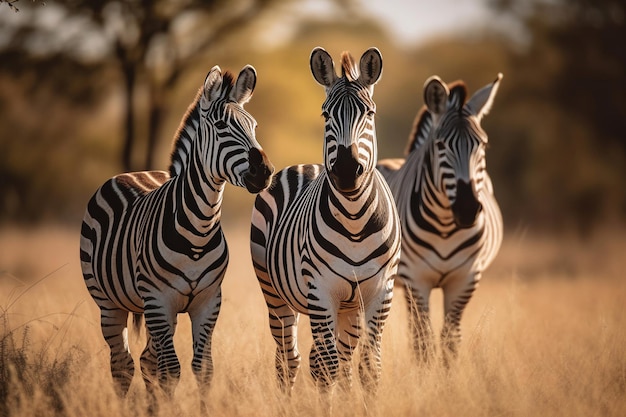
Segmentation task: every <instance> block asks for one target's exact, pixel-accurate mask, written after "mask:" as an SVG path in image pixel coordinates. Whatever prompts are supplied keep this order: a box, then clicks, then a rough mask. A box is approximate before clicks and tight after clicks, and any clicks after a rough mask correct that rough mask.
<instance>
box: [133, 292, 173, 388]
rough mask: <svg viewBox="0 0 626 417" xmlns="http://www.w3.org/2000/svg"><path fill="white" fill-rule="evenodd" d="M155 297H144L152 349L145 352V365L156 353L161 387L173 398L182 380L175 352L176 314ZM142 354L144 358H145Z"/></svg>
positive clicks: (145, 314)
mask: <svg viewBox="0 0 626 417" xmlns="http://www.w3.org/2000/svg"><path fill="white" fill-rule="evenodd" d="M157 301H159V300H158V299H155V298H153V297H144V316H145V319H146V328H147V332H148V335H149V340H150V342H151V343H150V344H151V345H152V347H151V348H147V349H148V350H147V353H146V350H144V354H145V359H144V361H143V362H144V363H145V364H148V363H149V362H148V359H149V358H150V357H151V356H152V353H151V352H152V351H151V350H150V349H153V352H154V353H156V364H157V378H158V383H159V386H160V387H161V388H162V389H163V390H164V391H165V393H166V394H167V395H168V396H169V397H171V396H172V395H173V394H174V390H175V389H176V386H177V385H178V381H179V379H180V362H179V361H178V357H177V356H176V351H175V350H174V331H175V329H176V323H177V322H176V313H175V312H170V311H169V310H168V309H167V307H166V306H163V305H161V303H164V304H165V302H164V301H163V300H160V303H158V304H157ZM144 354H142V357H144Z"/></svg>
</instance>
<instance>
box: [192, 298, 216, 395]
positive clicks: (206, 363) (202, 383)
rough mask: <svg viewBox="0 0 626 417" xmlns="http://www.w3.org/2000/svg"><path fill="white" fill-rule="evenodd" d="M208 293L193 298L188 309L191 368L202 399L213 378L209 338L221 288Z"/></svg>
mask: <svg viewBox="0 0 626 417" xmlns="http://www.w3.org/2000/svg"><path fill="white" fill-rule="evenodd" d="M207 293H209V292H208V291H207ZM208 295H209V296H208V297H207V298H205V297H203V299H199V300H194V304H193V305H192V306H191V308H190V310H189V316H190V318H191V325H192V332H193V360H192V361H191V368H192V370H193V373H194V374H195V376H196V380H197V381H198V386H199V388H200V392H201V394H202V399H203V400H204V397H205V395H206V394H207V392H208V389H209V386H210V384H211V380H212V378H213V357H212V355H211V338H212V336H213V330H214V329H215V324H216V323H217V317H218V315H219V313H220V307H221V306H222V290H221V288H218V289H217V291H216V292H213V291H211V292H210V294H208ZM196 302H197V304H196Z"/></svg>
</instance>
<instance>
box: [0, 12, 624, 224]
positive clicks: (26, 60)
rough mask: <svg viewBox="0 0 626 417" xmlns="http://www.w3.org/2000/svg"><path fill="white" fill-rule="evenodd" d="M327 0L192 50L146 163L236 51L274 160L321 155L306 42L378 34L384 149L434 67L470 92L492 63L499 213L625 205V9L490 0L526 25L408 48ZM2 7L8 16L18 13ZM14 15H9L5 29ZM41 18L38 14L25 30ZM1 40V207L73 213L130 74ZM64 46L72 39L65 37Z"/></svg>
mask: <svg viewBox="0 0 626 417" xmlns="http://www.w3.org/2000/svg"><path fill="white" fill-rule="evenodd" d="M78 3H80V2H78ZM78 3H77V2H73V3H72V2H69V1H68V2H67V4H78ZM96 3H98V4H99V5H104V4H105V3H107V2H96ZM336 3H338V4H339V5H338V6H337V5H335V6H333V7H335V9H334V11H333V12H332V13H329V14H327V15H325V16H323V17H320V18H312V17H311V16H307V15H306V12H301V13H300V14H299V15H298V14H296V15H294V14H293V13H294V12H292V11H289V10H295V8H293V9H288V8H287V6H285V8H281V7H278V6H276V7H275V8H271V9H268V10H272V13H266V14H260V15H258V16H257V17H256V18H254V19H251V21H250V24H245V25H242V26H241V28H240V29H239V30H236V31H232V32H228V33H227V34H225V35H224V37H223V38H220V41H219V42H217V43H216V44H213V45H210V46H208V47H206V48H203V49H201V50H199V51H198V53H196V54H192V55H190V56H189V60H188V61H186V63H185V65H184V66H182V67H181V68H180V69H179V70H178V71H180V76H177V77H175V78H174V79H173V80H171V82H169V84H168V86H167V89H166V91H163V92H161V93H160V94H162V96H161V100H162V102H161V103H162V108H161V110H160V113H159V121H160V126H159V130H158V132H157V133H158V135H157V136H156V138H155V140H154V146H152V147H150V148H151V149H153V150H154V161H153V163H152V165H153V166H155V167H157V168H159V169H166V168H167V164H168V159H169V151H170V144H171V136H172V133H173V132H174V131H175V130H176V127H177V126H178V123H179V121H180V118H181V117H182V115H183V114H184V112H185V109H186V108H187V106H188V104H189V102H190V101H191V100H192V99H193V97H194V95H195V91H196V90H197V89H198V88H199V87H200V85H201V84H202V81H203V80H204V76H205V75H206V72H207V71H208V69H209V68H211V67H212V66H213V65H216V64H218V65H220V66H221V67H222V68H223V69H230V70H232V71H233V72H238V71H239V69H240V68H241V67H243V65H245V64H252V65H254V66H255V68H256V69H257V72H258V76H259V81H258V83H257V89H256V91H255V95H254V98H253V99H252V101H251V102H250V103H249V104H248V105H247V109H248V110H250V112H251V113H252V114H253V115H254V116H255V117H256V119H257V121H258V122H259V127H258V130H257V137H258V139H259V142H260V143H261V144H262V145H263V146H264V148H265V149H266V150H267V152H268V155H269V156H270V158H271V159H272V162H273V163H274V164H275V165H276V166H277V167H278V168H281V167H284V166H286V165H291V164H296V163H310V162H314V163H316V162H320V161H321V160H322V140H321V139H322V135H323V125H322V119H321V117H320V116H319V115H320V108H321V104H322V101H323V99H324V93H323V89H322V88H321V87H320V86H319V85H317V83H315V81H314V80H313V78H312V77H311V75H310V71H309V62H308V60H309V54H310V51H311V50H312V49H313V47H315V46H323V47H324V48H326V49H327V50H328V51H329V52H330V53H331V55H332V56H333V57H334V58H335V60H336V61H338V59H339V54H340V53H341V51H342V50H350V51H351V52H352V53H353V55H354V56H355V57H356V58H357V59H358V57H359V56H360V54H361V53H362V52H363V51H364V50H365V49H366V48H368V47H369V46H377V47H378V48H379V49H380V50H381V52H382V54H383V58H384V71H383V78H382V80H381V81H380V82H379V84H378V85H377V86H376V91H375V96H374V98H375V100H376V103H377V107H378V112H377V131H378V140H379V156H380V157H381V158H386V157H397V156H401V155H402V153H403V151H404V148H405V142H406V139H407V137H408V134H409V132H410V130H411V125H412V123H413V118H414V117H415V115H416V114H417V112H418V111H419V109H420V107H421V106H422V103H423V101H422V86H423V82H424V81H425V80H426V78H427V77H428V76H430V75H432V74H438V75H439V76H440V77H441V78H442V79H444V80H445V81H448V82H450V81H454V80H456V79H463V80H465V81H466V83H467V84H468V87H469V90H470V92H474V91H476V90H477V89H479V88H481V87H482V86H483V85H485V84H487V83H489V82H491V81H492V80H493V79H494V78H495V76H496V74H497V73H498V72H502V73H503V74H504V80H503V83H502V86H501V89H500V91H499V93H498V96H497V97H496V101H495V104H494V107H493V109H492V111H491V114H489V115H488V116H487V117H486V118H485V119H484V121H483V127H484V128H485V130H486V131H487V133H488V134H489V138H490V148H489V150H488V161H487V163H488V167H489V172H490V174H491V176H492V178H493V180H494V186H495V188H496V195H497V197H498V200H499V201H500V203H501V206H502V210H503V213H504V217H505V222H506V223H507V225H508V226H509V227H520V226H521V227H531V228H550V229H552V230H559V229H563V228H576V229H577V230H578V231H579V232H580V233H582V234H586V233H589V232H590V231H591V230H593V228H594V227H595V226H596V225H598V224H600V223H602V222H607V221H616V220H619V221H623V220H624V219H625V218H626V189H625V188H626V187H624V186H623V182H622V180H621V178H623V177H624V175H625V174H626V172H624V171H625V170H626V135H624V134H623V132H624V128H625V127H626V126H625V124H626V103H625V101H626V96H625V95H624V91H626V89H625V88H624V87H625V86H624V82H625V80H624V66H625V64H626V57H625V56H624V55H625V54H626V49H624V48H623V46H621V44H620V43H621V42H622V40H623V39H625V38H626V37H625V36H624V35H626V33H624V32H625V31H626V29H625V12H626V10H625V6H624V5H622V4H621V3H620V2H616V1H612V0H598V1H593V2H592V1H590V0H571V1H566V0H550V1H537V0H533V1H528V2H523V5H522V4H521V3H520V2H514V1H510V0H489V3H490V5H491V7H492V8H493V10H495V11H497V12H498V13H500V17H501V18H502V19H503V20H504V19H510V20H512V21H515V22H518V23H519V24H521V26H522V27H523V28H524V31H525V33H524V36H523V37H521V38H516V37H514V36H513V35H509V34H504V33H502V32H497V31H494V30H487V29H484V28H483V29H480V30H478V29H477V31H476V32H474V33H462V34H451V35H450V36H446V37H441V38H436V39H431V40H430V41H429V42H428V43H427V44H422V45H418V46H416V47H414V48H409V47H399V46H397V45H396V44H394V42H393V41H392V39H391V37H390V36H389V35H388V34H387V32H386V31H385V28H384V27H381V26H380V25H379V24H377V23H376V22H375V21H374V20H372V18H370V17H367V16H363V15H360V14H358V1H349V0H342V1H338V2H336ZM81 4H82V3H81ZM85 4H87V2H86V3H85ZM94 4H95V3H94ZM290 4H297V1H296V0H294V1H293V3H290ZM25 5H26V3H25ZM39 7H40V8H43V7H42V6H41V5H40V6H39ZM45 7H48V6H45ZM5 9H7V10H9V8H5ZM24 9H26V7H24ZM81 10H83V12H82V13H86V12H85V10H86V9H81ZM220 10H221V9H220ZM9 12H10V10H9ZM9 12H4V13H9ZM2 13H3V11H2V10H1V9H0V18H2V19H3V21H9V20H10V19H12V18H13V16H16V15H22V14H25V13H24V12H23V11H22V10H21V11H20V12H19V13H13V12H10V13H11V15H10V16H2ZM89 19H93V16H90V17H89ZM23 20H24V21H26V19H23ZM89 21H91V20H89ZM209 21H210V20H207V22H209ZM197 22H198V21H196V23H197ZM199 22H200V24H202V22H203V21H202V20H200V21H199ZM24 26H27V23H24V22H22V23H21V24H20V25H16V26H15V27H19V29H15V30H14V32H13V35H15V33H17V32H19V31H23V30H24V29H23V27H24ZM42 26H45V25H42V24H41V22H37V21H36V20H35V21H33V24H32V27H31V29H32V33H38V32H37V31H39V32H41V31H42V29H41V28H42ZM209 26H210V25H209ZM287 26H292V27H293V28H294V32H293V33H290V34H288V35H285V36H289V38H288V41H287V42H284V41H283V42H282V43H281V42H276V45H275V46H272V47H268V46H266V45H264V44H263V42H262V41H261V40H260V38H265V39H273V38H275V37H278V36H283V35H281V32H280V30H277V28H284V27H287ZM5 30H6V28H5ZM274 32H276V33H277V34H276V35H272V33H274ZM1 34H2V32H1V31H0V35H1ZM5 37H6V36H5ZM2 39H3V37H2V36H0V49H1V50H0V175H2V177H3V181H2V183H1V184H0V195H2V201H1V202H0V219H3V220H5V221H9V220H21V221H33V220H41V219H45V218H55V219H62V220H63V219H64V220H67V221H71V222H79V221H80V220H79V219H80V215H82V211H83V209H84V204H85V202H86V201H87V199H88V198H89V196H90V195H91V193H92V192H93V191H94V190H95V188H96V187H97V186H98V185H100V184H101V183H102V182H103V181H104V180H105V179H106V178H108V177H110V176H111V175H112V174H114V173H116V172H119V171H120V169H121V165H122V164H120V158H119V155H120V152H121V150H122V146H123V137H124V117H125V116H124V98H123V97H124V74H123V72H122V71H120V68H119V63H118V64H116V63H115V60H114V59H112V57H111V56H110V55H107V54H104V55H103V57H104V58H98V59H91V60H84V59H82V60H81V59H79V58H80V54H78V55H76V54H75V55H72V54H68V53H64V52H63V51H60V50H59V49H58V48H57V49H54V48H47V49H48V50H53V51H54V53H47V54H43V53H42V52H41V49H42V48H39V49H38V48H34V50H35V52H32V51H33V48H29V47H27V46H28V44H27V43H24V44H15V43H10V44H6V43H2ZM94 39H97V38H94ZM155 39H156V38H155ZM192 40H193V36H183V37H181V38H180V39H178V41H177V42H180V44H179V45H180V46H179V47H183V46H184V45H186V44H187V43H188V42H191V41H192ZM93 42H94V44H95V43H96V40H94V41H93ZM68 48H69V49H70V50H76V49H80V48H79V47H78V46H72V43H71V42H70V46H68ZM82 48H83V49H84V45H83V46H82ZM94 48H95V46H94ZM44 49H46V48H44ZM87 49H89V48H87ZM83 55H84V54H83ZM152 56H153V57H154V55H152ZM107 57H108V58H107ZM151 59H152V58H151ZM159 59H161V61H158V60H157V61H158V62H162V65H156V64H154V63H155V62H157V61H154V60H152V61H151V60H150V59H148V61H146V62H148V63H149V64H150V65H156V66H154V68H153V71H156V72H154V73H153V75H154V74H156V75H157V76H158V77H161V79H162V80H163V79H165V78H167V74H168V73H170V71H171V70H172V68H171V67H167V65H168V64H171V61H170V60H169V59H167V57H165V58H164V57H163V56H161V57H160V58H159ZM147 77H149V75H148V74H146V73H143V72H142V71H139V72H138V83H139V84H140V85H141V86H140V88H139V87H138V88H137V97H136V98H135V99H134V103H135V104H136V105H137V108H138V109H140V110H142V114H144V115H143V116H141V115H138V116H137V117H136V124H137V126H136V127H135V129H134V131H135V132H136V134H137V135H139V136H142V135H143V136H145V135H146V129H147V127H146V126H147V124H148V118H149V115H148V114H149V112H148V109H149V104H148V103H149V100H146V95H149V94H150V93H149V87H148V86H147V85H146V82H147V81H146V79H147ZM163 77H165V78H163ZM143 146H144V147H145V146H146V145H145V143H144V145H143ZM227 194H228V195H227V197H226V199H225V213H224V214H225V217H226V218H227V219H228V218H230V219H233V220H236V221H237V220H239V219H242V218H245V217H247V216H248V215H249V212H250V207H251V204H252V203H251V201H252V198H253V197H252V196H250V195H248V194H247V193H246V192H245V191H244V190H240V189H235V188H234V187H229V189H228V190H227Z"/></svg>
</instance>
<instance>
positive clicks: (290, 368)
mask: <svg viewBox="0 0 626 417" xmlns="http://www.w3.org/2000/svg"><path fill="white" fill-rule="evenodd" d="M266 301H268V299H267V296H266ZM268 308H269V320H270V330H271V331H272V336H273V337H274V341H275V342H276V375H277V377H278V384H279V385H280V388H281V389H282V391H283V392H285V393H291V390H292V389H293V385H294V383H295V382H296V377H297V376H298V371H299V370H300V362H301V360H302V359H301V357H300V352H299V351H298V320H299V318H300V314H299V313H296V312H294V311H293V310H292V309H291V307H289V306H288V305H287V304H283V305H280V306H271V305H270V304H269V301H268Z"/></svg>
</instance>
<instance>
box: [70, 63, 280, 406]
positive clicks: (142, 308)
mask: <svg viewBox="0 0 626 417" xmlns="http://www.w3.org/2000/svg"><path fill="white" fill-rule="evenodd" d="M255 84H256V71H255V70H254V68H253V67H251V66H246V67H244V69H243V70H242V71H241V73H240V74H239V76H238V78H237V80H236V81H235V80H234V77H233V75H232V74H230V73H229V72H226V73H224V74H222V71H221V70H220V68H219V67H217V66H215V67H214V68H213V69H211V71H210V72H209V74H208V75H207V78H206V80H205V83H204V85H203V87H202V88H200V90H199V91H198V95H197V97H196V99H195V100H194V102H193V103H192V104H191V106H190V107H189V110H188V111H187V114H186V115H185V117H184V118H183V121H182V123H181V126H180V128H179V130H178V133H177V135H176V141H175V144H174V150H173V153H172V159H171V166H170V170H169V173H168V172H164V171H149V172H132V173H126V174H121V175H118V176H116V177H113V178H111V179H110V180H108V181H107V182H106V183H104V185H103V186H102V187H100V188H99V189H98V190H97V191H96V193H95V194H94V196H93V197H92V198H91V200H90V201H89V203H88V206H87V211H86V213H85V217H84V219H83V223H82V230H81V240H80V259H81V266H82V271H83V276H84V279H85V284H86V285H87V288H88V290H89V293H90V294H91V296H92V297H93V299H94V300H95V302H96V303H97V304H98V307H100V311H101V325H102V334H103V336H104V338H105V340H106V342H107V343H108V345H109V347H110V349H111V372H112V375H113V379H114V381H115V383H116V387H117V389H118V390H119V393H120V394H122V395H123V394H125V393H126V392H127V391H128V387H129V385H130V383H131V380H132V377H133V373H134V364H133V359H132V357H131V355H130V351H129V348H128V332H127V321H128V315H129V313H134V314H135V318H138V317H139V318H140V317H141V316H140V315H141V314H143V315H144V316H145V321H146V328H147V335H148V343H147V345H146V348H145V350H144V351H143V353H142V355H141V369H142V373H143V376H144V379H145V381H146V384H147V386H148V388H149V390H150V391H151V392H153V389H154V387H155V386H156V385H154V383H160V384H161V385H162V386H163V387H164V388H165V389H166V391H167V392H169V393H171V392H172V391H173V389H174V388H175V386H176V383H177V381H178V379H179V376H180V364H179V361H178V358H177V357H176V353H175V351H174V346H173V336H174V331H175V327H176V316H177V314H178V313H188V314H189V316H190V318H191V322H192V330H193V351H194V352H193V360H192V368H193V371H194V373H195V375H196V377H197V380H198V382H199V384H200V386H201V387H202V388H206V387H208V385H209V382H210V379H211V376H212V373H213V363H212V359H211V335H212V332H213V329H214V327H215V323H216V320H217V317H218V313H219V310H220V305H221V292H220V285H221V282H222V279H223V277H224V273H225V271H226V266H227V264H228V250H227V247H226V241H225V239H224V235H223V233H222V228H221V226H220V216H221V204H222V194H223V190H224V185H225V183H226V182H227V181H228V182H230V183H232V184H235V185H237V186H241V187H246V188H247V189H248V191H250V192H252V193H256V192H259V191H261V190H262V189H264V188H265V187H267V186H268V185H269V183H270V177H271V174H272V172H273V167H272V165H271V163H270V162H269V160H268V159H267V157H266V156H265V154H264V153H263V150H262V149H261V147H260V146H259V144H258V142H257V140H256V138H255V133H254V131H255V127H256V121H255V120H254V118H253V117H252V116H251V115H250V114H249V113H247V112H246V111H245V110H244V109H243V105H244V104H245V103H246V102H248V100H249V99H250V97H251V95H252V93H253V91H254V87H255Z"/></svg>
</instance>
